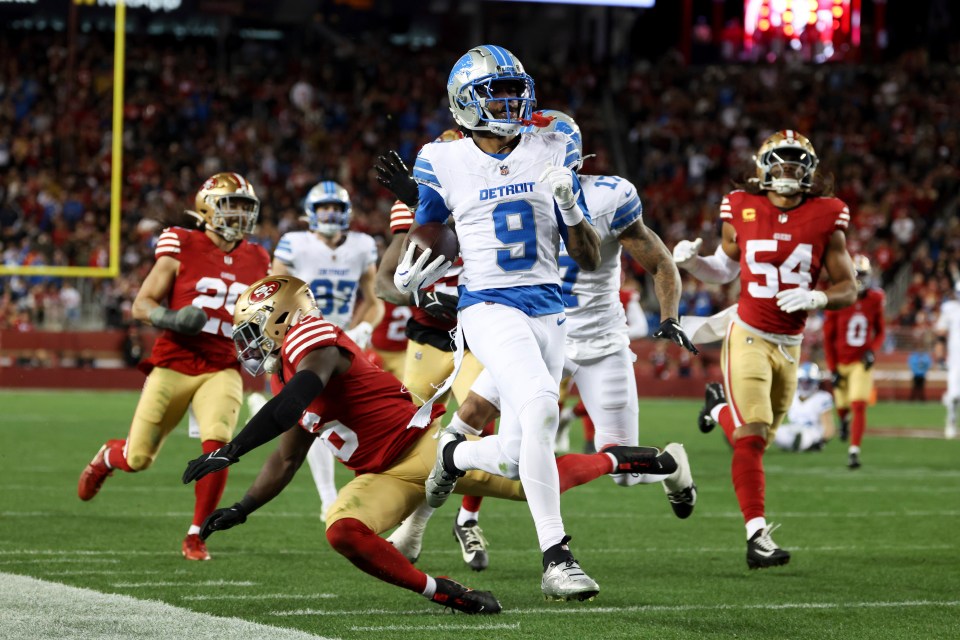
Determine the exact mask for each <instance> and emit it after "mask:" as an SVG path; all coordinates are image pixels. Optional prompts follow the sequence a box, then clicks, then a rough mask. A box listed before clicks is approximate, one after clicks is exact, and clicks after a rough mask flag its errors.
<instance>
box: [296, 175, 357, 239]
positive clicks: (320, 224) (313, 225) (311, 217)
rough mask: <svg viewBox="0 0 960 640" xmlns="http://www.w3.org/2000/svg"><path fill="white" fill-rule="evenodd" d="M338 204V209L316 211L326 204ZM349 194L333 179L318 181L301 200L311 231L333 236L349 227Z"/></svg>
mask: <svg viewBox="0 0 960 640" xmlns="http://www.w3.org/2000/svg"><path fill="white" fill-rule="evenodd" d="M331 204H332V205H338V206H339V210H338V211H319V212H318V211H317V209H320V208H323V207H325V206H327V205H331ZM350 210H351V206H350V194H349V193H347V190H346V189H344V188H343V187H341V186H340V185H339V184H337V183H336V182H334V181H333V180H324V181H323V182H319V183H317V184H316V185H314V187H313V188H312V189H310V192H309V193H308V194H307V197H306V199H305V200H304V201H303V211H304V213H306V216H305V217H306V220H307V223H308V224H309V225H310V230H311V231H316V232H317V233H320V234H323V235H325V236H334V235H336V234H337V233H339V232H341V231H346V230H347V229H348V228H349V227H350Z"/></svg>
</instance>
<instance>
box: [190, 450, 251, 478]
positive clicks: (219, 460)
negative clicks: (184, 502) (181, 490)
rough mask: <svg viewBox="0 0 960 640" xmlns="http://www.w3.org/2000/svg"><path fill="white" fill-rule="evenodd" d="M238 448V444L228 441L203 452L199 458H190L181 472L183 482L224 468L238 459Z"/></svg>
mask: <svg viewBox="0 0 960 640" xmlns="http://www.w3.org/2000/svg"><path fill="white" fill-rule="evenodd" d="M239 449H240V445H237V444H234V443H232V442H230V443H227V444H225V445H223V446H222V447H220V448H219V449H217V450H216V451H212V452H210V453H205V454H203V455H202V456H200V457H199V458H196V459H195V460H191V461H190V462H188V463H187V469H186V471H184V472H183V484H189V483H190V482H193V481H194V480H199V479H200V478H202V477H203V476H205V475H207V474H208V473H214V472H215V471H221V470H223V469H226V468H227V467H229V466H230V465H232V464H233V463H235V462H237V461H238V460H240V455H239V453H238V450H239Z"/></svg>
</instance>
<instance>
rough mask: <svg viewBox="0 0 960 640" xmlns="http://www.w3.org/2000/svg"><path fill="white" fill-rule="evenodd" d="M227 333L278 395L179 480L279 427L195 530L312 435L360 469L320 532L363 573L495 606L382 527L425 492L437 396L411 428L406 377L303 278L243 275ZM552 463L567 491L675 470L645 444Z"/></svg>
mask: <svg viewBox="0 0 960 640" xmlns="http://www.w3.org/2000/svg"><path fill="white" fill-rule="evenodd" d="M233 336H234V342H235V344H236V350H237V354H238V357H239V359H240V361H241V362H242V363H243V366H244V367H245V368H246V369H247V371H249V372H250V373H252V374H254V375H260V374H262V373H264V372H266V373H276V375H275V376H274V377H273V382H274V391H275V395H274V397H273V398H272V399H271V400H270V401H269V402H267V403H266V404H265V405H264V406H263V408H262V409H261V410H260V411H259V412H258V413H257V414H256V415H255V416H253V417H252V418H251V419H250V421H249V422H248V423H247V425H246V426H245V427H244V428H243V430H242V431H241V432H240V433H239V434H237V436H236V437H235V438H234V439H233V440H232V441H231V442H230V443H229V444H226V445H224V446H223V447H221V448H220V449H219V450H217V451H214V452H211V453H209V454H206V455H203V456H200V457H199V458H197V459H195V460H192V461H191V462H190V463H189V464H188V465H187V469H186V471H185V472H184V474H183V481H184V482H185V483H186V482H190V481H192V480H197V479H200V478H204V477H205V476H206V475H207V474H209V473H213V472H218V471H220V470H221V469H225V468H226V467H227V466H228V465H231V464H233V463H235V462H237V461H238V460H239V458H240V456H242V455H243V454H245V453H247V452H248V451H250V450H251V449H254V448H255V447H258V446H260V445H262V444H265V443H266V442H268V441H270V440H272V439H274V438H276V437H278V436H280V442H279V445H278V448H277V450H276V451H274V452H273V453H272V454H271V455H270V456H269V457H268V458H267V460H266V462H265V463H264V465H263V467H262V469H261V470H260V474H259V475H258V477H257V479H256V480H254V482H253V484H252V485H251V487H250V488H249V489H248V490H247V493H246V495H245V496H244V497H243V499H242V500H241V501H240V502H238V503H236V504H234V505H233V506H231V507H227V508H222V509H217V510H216V511H214V512H213V513H212V514H211V515H210V517H209V518H207V520H206V522H204V523H203V528H202V530H201V534H200V535H201V536H203V537H204V538H206V537H207V536H209V535H210V534H211V533H213V532H214V531H220V530H223V529H229V528H231V527H234V526H236V525H238V524H241V523H243V522H245V521H246V519H247V516H248V515H249V514H250V513H251V512H252V511H254V510H255V509H257V508H259V507H261V506H263V505H264V504H266V503H267V502H269V501H270V500H271V499H273V498H274V497H275V496H277V495H278V494H279V493H280V491H282V490H283V488H284V487H285V486H286V485H287V484H289V482H290V480H291V479H292V478H293V476H294V474H295V473H296V471H297V469H298V468H299V467H300V466H301V464H302V463H303V460H304V458H305V456H306V454H307V450H308V449H309V448H310V445H311V444H312V443H313V442H314V440H315V439H316V438H318V437H319V438H320V439H321V440H323V442H324V443H325V444H326V445H327V446H328V447H330V448H331V450H333V452H334V455H336V457H337V458H339V459H340V461H341V462H342V463H343V464H344V465H346V466H347V467H348V468H349V469H351V470H353V471H354V472H355V473H356V477H355V478H354V479H353V480H351V481H350V482H349V483H348V484H347V485H346V486H345V487H343V488H342V489H341V490H340V493H339V495H338V497H337V501H336V502H335V503H334V504H333V506H332V507H331V508H330V509H329V510H328V511H327V522H326V527H327V541H328V542H329V543H330V545H331V546H332V547H333V548H334V549H335V550H336V551H337V552H339V553H340V554H342V555H343V556H344V557H346V558H347V559H348V560H349V561H350V562H352V563H353V564H354V565H356V566H357V567H358V568H359V569H361V570H363V571H365V572H367V573H369V574H370V575H372V576H374V577H376V578H379V579H380V580H383V581H385V582H388V583H390V584H393V585H396V586H398V587H402V588H404V589H408V590H410V591H414V592H416V593H419V594H422V595H423V596H425V597H427V598H429V599H430V600H432V601H433V602H436V603H437V604H440V605H442V606H446V607H450V608H452V609H456V610H458V611H463V612H466V613H480V614H492V613H499V612H500V608H501V607H500V603H499V602H498V601H497V599H496V598H495V597H494V596H493V594H491V593H489V592H487V591H474V590H472V589H468V588H466V587H464V586H463V585H461V584H459V583H457V582H455V581H453V580H450V579H449V578H443V577H438V578H434V577H432V576H429V575H427V574H426V573H423V572H422V571H419V570H417V569H416V568H415V567H414V566H413V564H412V563H411V562H410V561H409V560H408V559H407V558H405V557H404V556H403V555H402V554H401V553H400V551H399V550H397V549H396V548H395V547H394V546H393V545H391V544H390V543H389V542H387V541H386V540H384V539H383V538H381V537H380V536H379V535H378V534H380V533H382V532H384V531H386V530H388V529H390V528H391V527H393V526H395V525H396V524H397V523H398V522H400V520H401V519H402V518H404V517H405V516H407V515H408V514H409V513H410V512H411V511H412V510H413V509H414V508H415V507H416V506H417V505H418V504H419V503H420V502H422V501H423V485H424V482H425V480H426V477H427V474H428V473H429V471H430V469H431V466H432V463H433V460H434V459H435V458H436V454H437V440H436V439H434V438H432V437H430V436H431V434H433V433H435V432H436V430H437V429H439V428H440V423H439V420H437V418H438V417H439V416H440V415H441V414H442V413H443V412H444V409H443V407H442V405H439V404H437V405H434V406H433V409H432V411H431V414H430V418H431V420H432V424H431V425H430V426H429V427H428V428H418V427H416V426H411V421H412V419H413V416H414V414H415V413H416V411H417V405H415V404H414V403H413V402H412V400H411V397H410V394H409V393H408V392H407V390H406V389H405V388H404V386H403V385H402V384H401V383H400V381H399V380H397V379H396V378H395V377H394V376H392V375H391V374H389V373H387V372H386V371H383V370H382V369H380V368H379V367H376V366H374V365H373V364H372V363H370V362H369V361H368V360H367V359H366V358H365V357H363V354H362V352H361V351H360V348H359V347H358V346H357V345H356V344H355V343H354V342H353V341H352V340H350V338H349V337H348V336H347V335H346V334H345V333H344V332H343V331H342V330H341V329H340V328H338V327H337V326H335V325H333V324H331V323H329V322H326V321H325V320H324V319H323V317H322V316H321V314H320V312H319V310H318V309H317V304H316V301H315V300H314V299H313V295H312V294H311V293H310V289H309V287H308V286H307V284H306V283H304V282H303V281H301V280H298V279H296V278H294V277H293V276H268V277H266V278H264V279H263V280H260V281H259V282H256V283H254V284H253V285H251V286H250V288H249V289H247V291H245V292H244V293H243V294H242V295H241V296H240V299H239V300H238V301H237V305H236V312H235V314H234V327H233ZM297 425H299V427H300V428H293V427H295V426H297ZM557 468H558V470H559V475H560V489H561V491H564V490H566V489H569V488H571V487H574V486H577V485H580V484H583V483H585V482H589V481H590V480H593V479H595V478H598V477H600V476H603V475H606V474H608V473H637V472H641V471H642V472H647V471H650V470H654V469H656V470H657V471H658V472H666V473H672V472H673V471H676V469H677V463H676V461H675V460H674V458H673V457H672V456H671V455H670V454H669V453H666V452H660V451H659V450H658V449H656V448H653V447H627V446H616V447H612V448H609V449H607V450H606V451H605V452H604V453H598V454H593V455H584V454H574V455H568V456H563V457H560V458H558V459H557ZM457 491H458V492H469V493H474V494H476V495H487V496H497V497H501V498H507V499H512V500H523V499H524V494H523V489H522V487H521V486H520V483H519V482H518V481H513V480H507V479H506V478H504V477H501V476H495V475H491V474H489V473H485V472H482V471H471V472H469V473H468V474H466V475H465V476H464V477H463V478H461V479H460V481H459V482H458V483H457Z"/></svg>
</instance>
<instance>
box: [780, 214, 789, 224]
mask: <svg viewBox="0 0 960 640" xmlns="http://www.w3.org/2000/svg"><path fill="white" fill-rule="evenodd" d="M789 219H790V217H789V216H788V215H787V214H785V213H781V214H780V217H779V218H778V220H779V222H780V224H787V220H789Z"/></svg>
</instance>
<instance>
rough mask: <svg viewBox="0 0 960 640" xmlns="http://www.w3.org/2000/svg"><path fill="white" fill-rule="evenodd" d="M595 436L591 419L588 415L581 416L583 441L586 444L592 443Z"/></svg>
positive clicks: (595, 432) (595, 431)
mask: <svg viewBox="0 0 960 640" xmlns="http://www.w3.org/2000/svg"><path fill="white" fill-rule="evenodd" d="M596 435H597V430H596V429H595V428H594V426H593V419H592V418H591V417H590V416H589V415H584V416H583V439H584V440H586V441H587V442H593V440H594V438H595V437H596Z"/></svg>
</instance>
